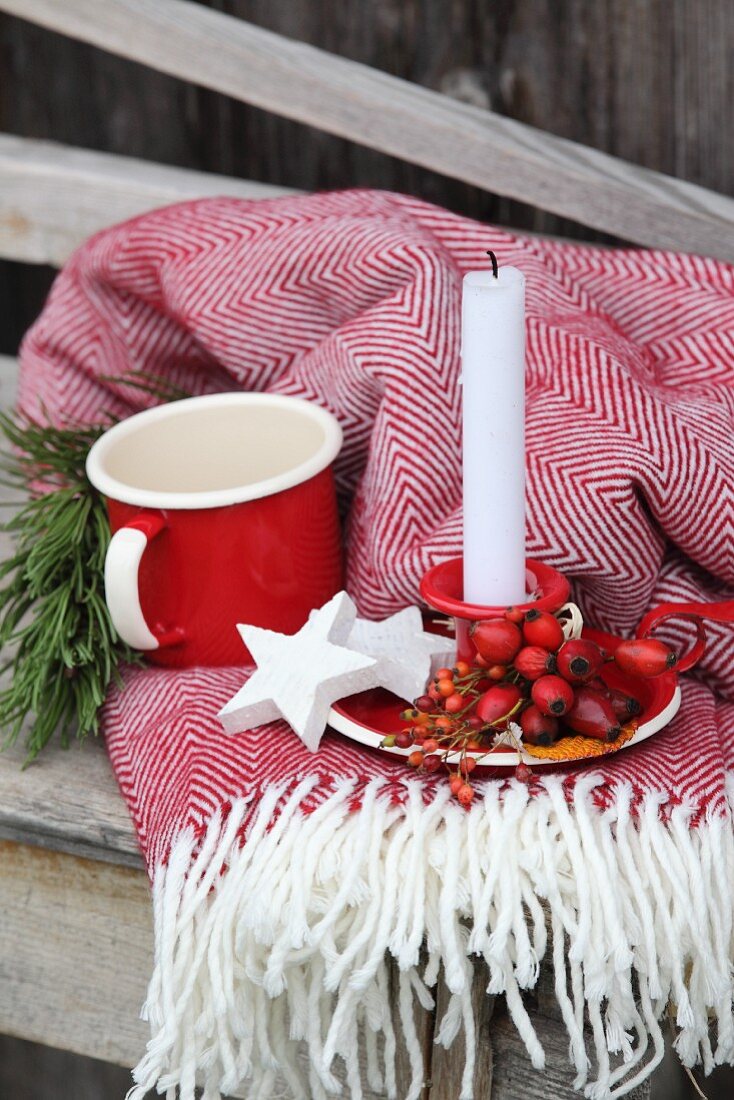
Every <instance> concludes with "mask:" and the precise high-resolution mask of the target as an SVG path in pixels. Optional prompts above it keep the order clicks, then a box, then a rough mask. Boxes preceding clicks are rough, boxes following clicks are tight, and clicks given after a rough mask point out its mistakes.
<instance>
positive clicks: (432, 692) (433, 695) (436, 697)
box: [428, 684, 443, 703]
mask: <svg viewBox="0 0 734 1100" xmlns="http://www.w3.org/2000/svg"><path fill="white" fill-rule="evenodd" d="M428 698H429V699H430V700H431V701H432V702H433V703H439V702H442V701H443V695H442V694H441V692H440V691H439V690H438V687H437V685H436V684H431V686H430V687H429V689H428Z"/></svg>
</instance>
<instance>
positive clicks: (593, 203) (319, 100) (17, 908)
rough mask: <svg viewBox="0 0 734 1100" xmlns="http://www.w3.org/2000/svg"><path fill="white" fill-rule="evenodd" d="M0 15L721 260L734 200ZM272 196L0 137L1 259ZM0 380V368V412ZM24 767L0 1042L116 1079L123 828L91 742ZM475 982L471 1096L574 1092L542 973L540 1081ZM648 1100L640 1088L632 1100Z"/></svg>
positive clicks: (455, 1057) (138, 1044)
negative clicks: (99, 1067) (229, 198)
mask: <svg viewBox="0 0 734 1100" xmlns="http://www.w3.org/2000/svg"><path fill="white" fill-rule="evenodd" d="M0 11H5V12H9V13H12V14H15V15H18V16H21V17H23V18H25V19H29V20H32V21H35V22H37V23H39V24H41V25H42V26H45V27H47V28H50V29H51V30H55V31H58V32H60V33H62V34H66V35H70V36H72V37H75V38H78V39H81V40H84V41H86V42H90V43H92V44H94V45H97V46H99V47H101V48H104V49H107V50H110V51H112V52H115V53H118V54H120V55H122V56H125V57H128V58H132V59H134V60H137V61H140V62H144V63H146V64H147V65H149V66H151V67H153V68H155V69H158V70H160V71H162V72H165V73H169V74H172V75H175V76H178V77H181V78H183V79H186V80H190V81H193V82H195V83H198V84H200V85H202V86H204V87H207V88H211V89H214V90H217V91H220V92H224V93H226V94H228V95H230V96H233V97H235V98H237V99H240V100H242V101H245V102H247V103H251V104H254V105H256V106H258V107H261V108H265V109H268V110H271V111H274V112H275V113H277V114H281V115H283V116H285V117H288V118H291V119H295V120H297V121H300V122H303V123H306V124H310V125H313V126H316V127H319V128H321V129H323V130H326V131H328V132H330V133H332V134H337V135H341V136H342V137H346V138H349V139H351V140H353V141H356V142H359V143H362V144H364V145H368V146H370V147H372V148H374V149H377V150H380V151H382V152H384V153H389V154H393V155H397V156H399V157H401V158H402V159H404V160H406V161H409V162H411V163H414V164H418V165H422V166H424V167H428V168H431V169H434V170H436V171H438V172H442V173H444V174H445V175H448V176H452V177H455V178H458V179H460V180H463V181H465V182H468V183H473V184H476V185H479V186H481V187H485V188H487V189H488V190H492V191H494V192H496V193H498V194H502V195H507V196H510V197H511V198H515V199H520V200H523V201H525V202H527V203H531V204H533V205H536V206H538V207H540V208H542V209H546V210H550V211H553V212H556V213H559V214H563V215H567V216H569V217H572V218H573V219H575V220H577V221H581V222H583V223H584V224H586V225H589V226H591V227H593V228H595V229H601V230H605V231H607V232H610V233H613V234H615V235H617V236H619V237H622V238H624V239H626V240H629V241H632V242H635V243H639V244H646V245H652V246H656V247H664V248H678V249H682V250H689V251H696V252H702V253H707V254H710V255H714V256H722V257H724V258H728V259H734V234H733V233H732V225H733V224H734V202H732V200H730V199H728V198H726V197H724V196H721V195H716V194H713V193H711V192H708V191H706V190H704V189H702V188H700V187H696V186H693V185H692V184H688V183H684V182H682V181H678V180H673V179H670V178H667V177H664V176H661V175H659V174H657V173H654V172H650V171H647V170H645V169H642V168H639V167H636V166H634V165H631V164H626V163H624V162H622V161H619V160H617V159H615V158H613V157H610V156H607V155H606V154H603V153H600V152H597V151H595V150H593V149H588V148H584V147H582V146H579V145H576V144H574V143H572V142H568V141H565V140H562V139H560V138H557V137H553V136H551V135H549V134H544V133H541V132H539V131H537V130H533V129H532V128H530V127H528V126H524V125H522V124H520V123H517V122H513V121H510V120H508V119H505V118H501V117H499V116H497V115H494V114H492V113H491V112H489V111H484V110H481V109H479V108H475V107H471V106H468V105H466V104H462V103H457V102H454V101H453V100H451V99H448V98H447V97H445V96H441V95H438V94H437V93H434V92H431V91H428V90H426V89H424V88H419V87H417V86H414V85H411V84H408V83H406V82H405V81H401V80H398V79H396V78H394V77H391V76H388V75H387V74H385V73H381V72H377V71H375V70H372V69H368V68H366V67H365V66H362V65H358V64H355V63H354V62H350V61H348V60H345V59H343V58H338V57H335V56H332V55H329V54H326V53H324V52H323V51H319V50H316V49H314V48H312V47H309V46H306V45H303V44H301V43H297V42H293V41H290V40H287V39H285V38H282V37H280V36H277V35H274V34H272V33H269V32H267V31H264V30H261V29H258V28H256V27H254V26H251V25H248V24H247V23H244V22H242V21H239V20H235V19H232V18H230V17H228V16H226V15H222V14H220V13H218V12H216V11H213V10H210V9H207V8H205V7H202V6H200V5H197V4H194V3H189V2H187V0H116V2H114V3H113V2H111V0H64V2H63V3H58V2H55V0H0ZM354 182H355V184H358V183H359V182H360V181H359V180H355V181H354ZM282 193H284V190H283V189H282V188H277V187H270V186H268V185H266V184H255V183H249V182H247V181H243V180H237V179H230V178H224V177H217V176H213V175H208V174H205V173H200V172H191V171H184V170H180V169H172V168H165V167H162V166H158V165H154V164H149V163H147V162H142V161H137V160H133V159H129V158H124V157H119V156H111V155H106V154H99V153H94V152H87V151H82V150H77V149H70V148H65V147H63V146H58V145H54V144H53V143H49V142H38V141H32V140H28V139H24V138H18V137H10V136H2V135H0V257H4V258H7V259H12V260H16V261H21V262H24V263H49V264H53V265H56V266H58V265H60V264H62V263H63V262H64V260H65V259H66V257H67V256H68V255H69V253H70V252H71V251H72V249H73V248H74V247H76V245H77V244H79V243H80V242H81V241H82V240H83V239H84V238H85V237H87V236H88V235H89V234H90V233H93V232H94V231H96V230H98V229H100V228H102V227H104V226H106V225H109V224H111V223H113V222H115V221H118V220H120V219H122V218H125V217H129V216H131V215H133V214H137V213H140V212H142V211H145V210H148V209H151V208H153V207H156V206H161V205H164V204H167V203H171V202H176V201H178V200H181V199H185V198H190V197H195V196H202V195H211V194H231V195H239V196H243V197H247V198H253V197H255V198H256V197H262V196H272V195H277V194H282ZM15 369H16V368H15V364H14V362H13V361H10V360H4V361H2V363H0V404H2V405H3V407H8V406H9V405H10V404H11V401H12V393H13V388H14V384H15ZM3 537H4V536H3ZM0 549H2V550H3V551H4V549H5V545H4V544H2V546H0ZM22 760H23V753H22V750H21V749H20V748H16V749H13V750H11V751H9V752H7V753H5V754H3V755H1V756H0V880H1V884H0V897H2V920H0V1032H5V1033H7V1034H10V1035H15V1036H19V1037H22V1038H26V1039H32V1040H36V1041H38V1042H41V1043H45V1044H48V1045H51V1046H56V1047H59V1048H62V1049H65V1050H69V1051H74V1052H78V1053H80V1054H85V1055H91V1056H94V1057H96V1058H101V1059H105V1060H108V1061H110V1062H115V1063H119V1064H121V1065H126V1066H131V1065H133V1064H134V1063H135V1062H136V1061H137V1059H138V1057H139V1056H140V1054H141V1052H142V1050H143V1048H144V1045H145V1042H146V1038H147V1028H146V1026H145V1025H144V1024H143V1023H142V1022H141V1021H140V1020H139V1018H138V1012H139V1008H140V1005H141V1003H142V1001H143V998H144V994H145V987H146V981H147V978H148V975H149V973H150V970H151V964H152V927H151V906H150V899H149V894H148V884H147V879H146V875H145V872H144V868H143V863H142V859H141V857H140V854H139V852H138V848H137V844H136V840H135V834H134V831H133V828H132V824H131V822H130V820H129V817H128V815H127V811H126V808H125V806H124V803H123V801H122V799H121V797H120V795H119V792H118V790H117V787H116V784H115V781H114V777H113V775H112V773H111V769H110V766H109V763H108V760H107V757H106V754H105V751H104V747H103V745H102V744H101V743H99V742H96V743H95V742H89V743H87V744H85V745H83V746H82V747H74V748H73V749H71V750H69V751H68V752H63V751H62V750H60V749H59V748H57V747H52V748H50V749H48V750H46V751H45V752H44V753H43V755H42V757H41V759H40V760H39V761H38V762H37V763H36V764H34V766H33V767H32V768H30V769H28V770H27V771H22V770H21V763H22ZM485 988H486V980H485V979H484V975H483V974H482V973H481V972H478V973H477V979H476V1007H477V1012H478V1021H479V1027H478V1035H479V1059H478V1066H477V1076H476V1081H477V1090H476V1095H477V1097H478V1098H479V1097H481V1098H482V1100H486V1098H488V1097H490V1095H491V1096H492V1097H493V1098H494V1100H510V1098H511V1100H523V1098H526V1097H527V1098H530V1097H534V1098H538V1097H541V1096H544V1097H549V1098H550V1097H553V1098H555V1100H564V1098H566V1097H569V1098H570V1097H571V1096H576V1095H577V1094H576V1093H574V1092H573V1089H572V1085H571V1079H572V1073H571V1069H570V1066H569V1063H568V1059H567V1038H566V1033H565V1029H564V1028H563V1026H562V1024H561V1022H560V1014H559V1012H558V1010H557V1006H556V1003H555V998H554V996H553V992H552V989H551V987H550V985H549V983H548V982H547V980H546V977H543V978H542V979H541V982H540V985H539V988H538V990H537V992H536V994H534V996H533V997H532V998H529V1000H531V1001H533V1002H534V1003H533V1006H532V1008H533V1015H534V1017H535V1020H536V1024H537V1026H538V1028H539V1031H540V1033H541V1035H542V1040H543V1044H544V1046H545V1049H546V1052H547V1066H546V1069H545V1071H544V1073H543V1074H542V1075H541V1074H538V1073H537V1072H535V1071H534V1070H532V1068H531V1067H530V1064H529V1061H528V1059H527V1056H526V1055H525V1052H524V1048H523V1047H522V1044H521V1041H520V1040H519V1038H518V1037H517V1035H516V1034H515V1030H514V1027H513V1026H512V1024H511V1023H510V1021H509V1020H508V1018H507V1015H506V1013H505V1012H504V1009H503V1006H502V1004H501V1002H497V1003H495V1002H494V1001H493V1000H492V999H491V998H487V997H486V994H485V992H484V990H485ZM442 996H443V993H442V992H441V991H439V997H442ZM439 1007H440V1006H439ZM434 1023H435V1015H434V1014H428V1013H426V1014H425V1015H424V1017H423V1018H422V1020H421V1021H420V1028H421V1034H422V1036H423V1042H424V1047H425V1052H426V1064H427V1066H428V1067H429V1073H428V1079H427V1082H426V1086H425V1090H424V1098H425V1100H429V1098H430V1100H454V1097H455V1095H456V1081H457V1079H458V1077H459V1075H460V1070H459V1069H458V1066H459V1063H460V1059H461V1050H460V1049H456V1050H453V1051H449V1052H445V1051H443V1050H442V1049H441V1048H439V1047H436V1046H435V1045H434V1044H433V1036H434ZM648 1094H649V1087H648V1086H647V1085H646V1086H643V1087H641V1088H640V1089H638V1090H637V1091H636V1093H634V1094H632V1095H633V1096H634V1097H636V1098H637V1100H641V1098H642V1097H645V1096H647V1095H648Z"/></svg>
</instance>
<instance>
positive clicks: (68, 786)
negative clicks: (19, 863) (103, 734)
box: [0, 741, 142, 869]
mask: <svg viewBox="0 0 734 1100" xmlns="http://www.w3.org/2000/svg"><path fill="white" fill-rule="evenodd" d="M23 760H24V753H23V749H22V746H21V745H16V746H14V747H13V748H12V749H9V750H7V751H6V752H3V753H1V754H0V837H3V838H5V839H6V840H15V841H21V842H23V843H25V844H36V845H39V846H41V847H43V848H47V849H50V850H53V851H58V852H69V853H72V854H74V855H79V856H85V857H87V858H90V859H97V860H104V861H108V862H111V863H116V864H120V865H123V866H126V867H134V868H138V869H140V868H142V856H141V855H140V850H139V848H138V843H137V840H136V837H135V830H134V829H133V826H132V822H131V820H130V815H129V814H128V812H127V808H126V806H125V803H124V802H123V800H122V798H121V797H120V792H119V790H118V787H117V783H116V781H115V777H114V775H113V774H112V769H111V767H110V762H109V760H108V758H107V753H106V752H105V750H104V746H103V744H102V742H101V741H87V742H85V743H84V744H82V745H73V746H72V747H71V748H69V749H66V750H64V749H62V748H61V747H60V746H59V745H57V744H53V745H49V746H48V747H47V748H45V749H44V750H43V752H42V753H41V755H40V757H39V758H38V759H37V760H36V761H35V763H34V764H32V765H31V766H30V767H29V768H26V770H25V771H23V770H22V764H23Z"/></svg>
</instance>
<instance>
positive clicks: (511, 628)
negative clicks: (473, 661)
mask: <svg viewBox="0 0 734 1100" xmlns="http://www.w3.org/2000/svg"><path fill="white" fill-rule="evenodd" d="M469 633H470V635H471V639H472V641H473V642H474V645H475V646H476V648H477V653H479V655H480V656H481V657H484V659H485V661H489V662H490V664H493V665H495V664H496V665H507V664H509V663H510V661H511V660H512V658H513V657H514V656H515V654H516V653H517V651H518V649H519V648H520V646H521V645H522V634H521V633H520V628H519V627H518V626H516V625H515V623H511V622H509V621H508V620H507V619H482V620H481V621H480V622H478V623H472V625H471V628H470V631H469Z"/></svg>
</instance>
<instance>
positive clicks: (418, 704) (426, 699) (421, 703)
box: [415, 695, 433, 714]
mask: <svg viewBox="0 0 734 1100" xmlns="http://www.w3.org/2000/svg"><path fill="white" fill-rule="evenodd" d="M415 709H416V710H420V711H423V712H424V713H426V714H428V713H429V712H430V711H432V710H433V699H431V696H430V695H421V696H420V697H419V698H418V699H416V701H415Z"/></svg>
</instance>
